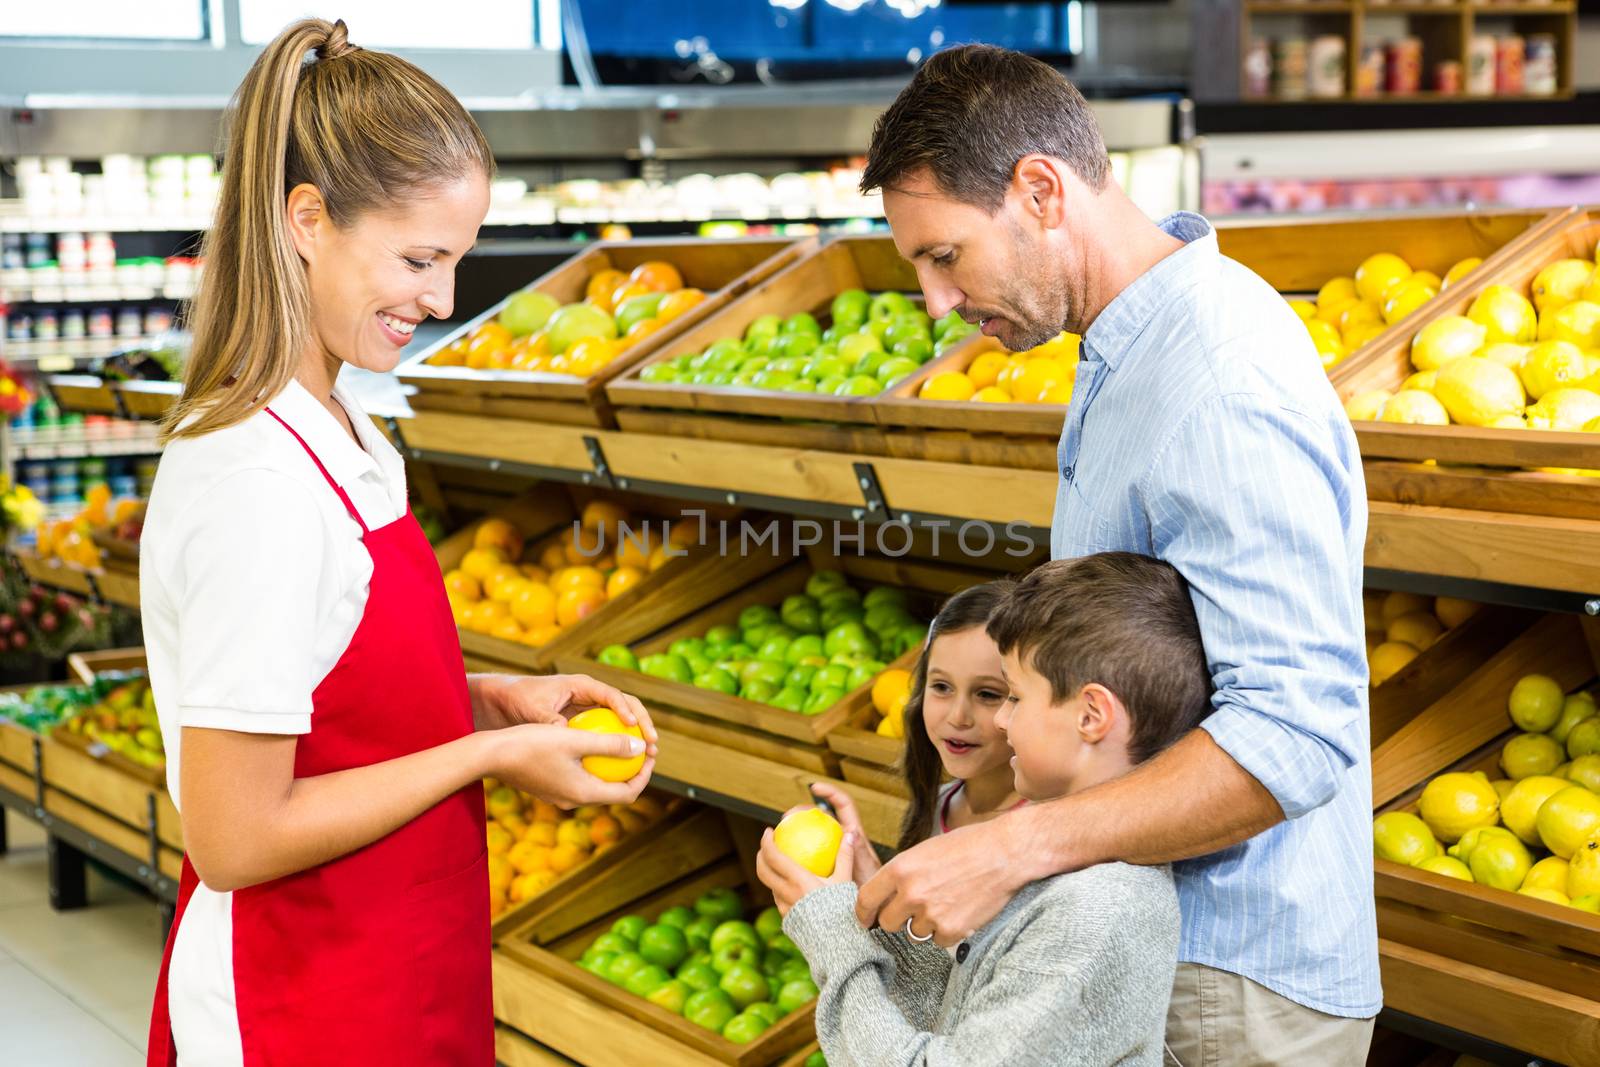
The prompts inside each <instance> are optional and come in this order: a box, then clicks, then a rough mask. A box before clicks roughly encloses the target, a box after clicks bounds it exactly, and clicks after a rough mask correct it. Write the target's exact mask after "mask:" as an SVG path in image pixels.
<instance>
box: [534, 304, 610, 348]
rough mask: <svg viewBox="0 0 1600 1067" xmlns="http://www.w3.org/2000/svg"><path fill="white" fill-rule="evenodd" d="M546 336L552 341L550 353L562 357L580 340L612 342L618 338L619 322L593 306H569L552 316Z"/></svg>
mask: <svg viewBox="0 0 1600 1067" xmlns="http://www.w3.org/2000/svg"><path fill="white" fill-rule="evenodd" d="M545 336H546V337H548V338H549V339H550V351H552V352H554V353H556V354H557V355H560V354H561V353H562V352H565V351H566V350H567V349H568V348H570V347H572V343H573V342H574V341H577V340H579V339H580V338H584V337H601V338H604V339H605V340H607V341H609V340H611V339H612V338H613V337H615V336H617V320H616V319H613V318H612V317H611V316H610V315H607V314H606V313H605V312H604V311H601V310H600V309H599V308H597V307H595V306H594V305H593V304H587V303H585V304H568V305H566V306H565V307H563V308H558V309H557V310H556V312H555V314H553V315H551V316H550V321H548V322H547V323H545Z"/></svg>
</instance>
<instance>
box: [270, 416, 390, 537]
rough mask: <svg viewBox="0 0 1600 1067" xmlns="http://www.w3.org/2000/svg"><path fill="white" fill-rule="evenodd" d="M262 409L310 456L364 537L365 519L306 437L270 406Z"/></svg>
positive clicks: (369, 531) (366, 532)
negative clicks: (312, 449) (307, 441)
mask: <svg viewBox="0 0 1600 1067" xmlns="http://www.w3.org/2000/svg"><path fill="white" fill-rule="evenodd" d="M263 410H265V411H266V413H267V414H268V415H271V416H272V417H273V418H274V419H277V420H278V425H279V426H282V427H283V428H284V429H285V430H288V431H289V436H290V437H293V438H294V439H295V440H296V441H298V442H300V447H301V448H303V449H305V450H306V455H308V456H310V457H311V462H313V463H315V464H316V465H317V470H319V471H321V472H322V477H323V479H324V480H325V481H326V482H327V483H328V486H329V488H331V489H332V490H333V491H334V492H335V493H337V494H339V499H340V500H341V501H343V503H344V508H345V510H346V511H348V512H349V513H350V517H351V518H352V519H354V520H356V525H357V526H359V527H361V536H363V537H365V536H366V535H367V534H369V533H371V532H372V531H371V530H369V529H367V524H366V521H365V520H364V519H362V518H361V512H359V511H357V510H356V506H355V505H354V504H352V503H351V502H350V497H349V495H348V494H347V493H345V491H344V489H342V488H341V487H340V485H339V483H338V482H336V481H334V480H333V475H331V474H329V473H328V468H327V467H324V466H323V465H322V460H320V459H318V458H317V454H316V453H315V452H313V451H311V446H310V445H308V444H306V439H305V438H304V437H301V436H300V435H299V434H298V433H296V432H295V429H294V427H293V426H290V425H289V424H288V423H287V422H284V421H283V419H282V418H281V417H280V416H279V415H278V413H277V412H276V411H273V410H272V409H271V408H265V409H263Z"/></svg>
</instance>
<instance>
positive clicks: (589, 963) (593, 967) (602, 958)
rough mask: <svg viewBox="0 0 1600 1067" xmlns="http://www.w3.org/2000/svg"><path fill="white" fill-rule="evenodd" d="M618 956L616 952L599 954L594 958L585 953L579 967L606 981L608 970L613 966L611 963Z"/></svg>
mask: <svg viewBox="0 0 1600 1067" xmlns="http://www.w3.org/2000/svg"><path fill="white" fill-rule="evenodd" d="M616 955H617V954H616V953H615V952H597V953H595V954H594V955H593V956H590V955H589V954H588V953H584V955H583V958H582V959H580V960H579V961H578V966H579V967H582V968H583V969H584V970H586V971H588V972H589V973H590V974H592V975H594V976H595V977H596V978H600V979H605V976H606V968H607V967H609V966H611V961H612V960H613V959H615V958H616Z"/></svg>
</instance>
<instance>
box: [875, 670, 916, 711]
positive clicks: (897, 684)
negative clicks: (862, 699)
mask: <svg viewBox="0 0 1600 1067" xmlns="http://www.w3.org/2000/svg"><path fill="white" fill-rule="evenodd" d="M910 689H911V672H910V671H907V670H902V669H901V668H899V667H891V668H890V669H888V670H886V671H883V672H881V673H880V674H879V675H878V677H877V678H875V679H874V680H873V682H872V706H873V707H875V708H877V709H878V714H879V715H887V714H888V713H889V708H890V706H891V705H893V704H894V702H895V701H896V700H898V699H901V698H903V697H905V695H906V694H907V693H908V692H909V691H910Z"/></svg>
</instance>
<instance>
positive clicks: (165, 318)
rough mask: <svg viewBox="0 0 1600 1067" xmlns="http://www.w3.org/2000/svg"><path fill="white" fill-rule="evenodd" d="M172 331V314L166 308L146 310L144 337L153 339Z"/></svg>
mask: <svg viewBox="0 0 1600 1067" xmlns="http://www.w3.org/2000/svg"><path fill="white" fill-rule="evenodd" d="M170 329H172V312H171V311H169V310H167V309H166V308H146V309H145V313H144V333H145V336H146V337H155V336H156V335H158V334H163V333H166V332H167V331H168V330H170Z"/></svg>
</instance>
